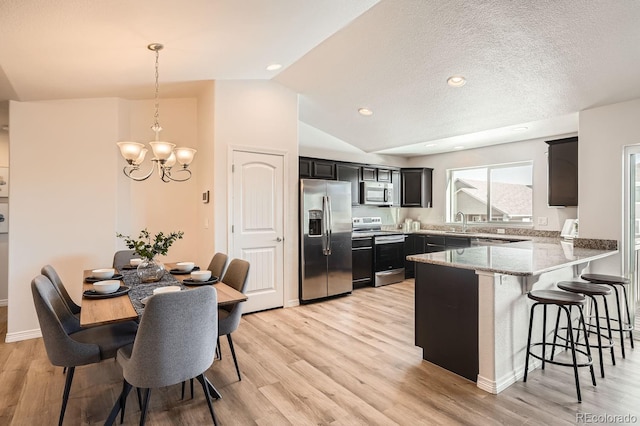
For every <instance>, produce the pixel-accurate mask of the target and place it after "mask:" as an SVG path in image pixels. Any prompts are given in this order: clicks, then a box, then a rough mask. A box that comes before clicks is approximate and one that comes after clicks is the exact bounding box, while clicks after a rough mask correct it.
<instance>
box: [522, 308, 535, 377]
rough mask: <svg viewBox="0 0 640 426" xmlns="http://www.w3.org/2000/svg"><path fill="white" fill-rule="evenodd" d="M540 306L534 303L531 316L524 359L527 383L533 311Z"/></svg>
mask: <svg viewBox="0 0 640 426" xmlns="http://www.w3.org/2000/svg"><path fill="white" fill-rule="evenodd" d="M536 306H538V304H537V303H534V304H533V305H532V306H531V313H530V314H529V335H528V337H527V356H526V358H525V359H524V379H523V382H525V383H526V381H527V374H528V372H529V354H530V353H531V331H532V330H533V311H534V309H535V308H536Z"/></svg>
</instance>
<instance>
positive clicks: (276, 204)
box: [230, 150, 284, 313]
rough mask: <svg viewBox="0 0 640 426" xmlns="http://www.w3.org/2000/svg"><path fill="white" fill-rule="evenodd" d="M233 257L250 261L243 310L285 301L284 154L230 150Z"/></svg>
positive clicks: (271, 305)
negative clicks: (246, 299) (231, 151)
mask: <svg viewBox="0 0 640 426" xmlns="http://www.w3.org/2000/svg"><path fill="white" fill-rule="evenodd" d="M232 155H233V157H232V164H233V167H232V171H233V179H232V186H233V187H232V189H231V192H230V196H231V197H232V198H233V201H232V203H231V205H232V206H233V207H232V208H233V211H232V214H231V217H232V220H233V222H232V225H233V228H232V244H233V247H232V251H233V253H232V254H233V256H232V257H238V258H242V259H245V260H247V261H249V263H250V265H251V266H250V268H249V282H248V284H247V296H248V297H249V300H248V301H247V302H246V303H245V304H244V307H243V311H244V312H245V313H246V312H255V311H260V310H264V309H271V308H277V307H282V306H283V305H284V285H283V277H284V244H283V240H284V236H283V230H284V223H283V222H284V218H283V212H284V157H283V156H282V155H277V154H268V153H259V152H248V151H241V150H234V151H233V154H232Z"/></svg>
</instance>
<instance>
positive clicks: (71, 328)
mask: <svg viewBox="0 0 640 426" xmlns="http://www.w3.org/2000/svg"><path fill="white" fill-rule="evenodd" d="M40 273H41V274H42V275H44V276H45V277H47V278H49V281H51V284H53V287H54V288H55V289H56V291H57V292H58V294H59V295H60V298H61V299H62V301H63V302H64V305H65V306H66V308H67V310H68V312H69V313H70V314H71V316H69V315H66V312H65V315H63V314H62V312H64V310H61V312H60V313H59V315H58V319H59V320H60V322H61V323H62V327H63V328H64V331H65V332H66V333H67V334H71V333H75V332H76V331H78V330H80V309H81V308H80V306H78V305H76V304H75V302H74V301H73V299H71V296H69V293H68V292H67V289H66V288H65V286H64V284H62V280H61V279H60V276H59V275H58V273H57V272H56V270H55V269H54V268H53V266H51V265H45V266H43V267H42V269H41V270H40Z"/></svg>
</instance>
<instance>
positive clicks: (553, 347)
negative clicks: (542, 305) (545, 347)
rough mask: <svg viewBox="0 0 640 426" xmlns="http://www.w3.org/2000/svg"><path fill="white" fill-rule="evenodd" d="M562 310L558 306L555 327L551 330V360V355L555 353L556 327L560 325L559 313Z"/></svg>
mask: <svg viewBox="0 0 640 426" xmlns="http://www.w3.org/2000/svg"><path fill="white" fill-rule="evenodd" d="M561 312H562V310H561V309H560V307H558V315H556V327H555V328H554V330H555V331H554V332H553V345H551V361H553V357H554V356H555V354H556V340H557V339H558V327H559V326H560V313H561Z"/></svg>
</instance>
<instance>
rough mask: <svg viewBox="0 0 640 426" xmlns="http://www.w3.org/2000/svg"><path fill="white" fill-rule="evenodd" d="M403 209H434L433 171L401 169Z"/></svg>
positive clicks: (427, 169) (426, 169)
mask: <svg viewBox="0 0 640 426" xmlns="http://www.w3.org/2000/svg"><path fill="white" fill-rule="evenodd" d="M400 174H401V185H400V186H401V199H400V202H401V205H402V207H432V205H431V203H432V194H431V192H432V174H433V169H429V168H411V169H400Z"/></svg>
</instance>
